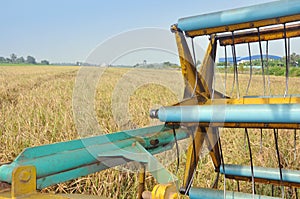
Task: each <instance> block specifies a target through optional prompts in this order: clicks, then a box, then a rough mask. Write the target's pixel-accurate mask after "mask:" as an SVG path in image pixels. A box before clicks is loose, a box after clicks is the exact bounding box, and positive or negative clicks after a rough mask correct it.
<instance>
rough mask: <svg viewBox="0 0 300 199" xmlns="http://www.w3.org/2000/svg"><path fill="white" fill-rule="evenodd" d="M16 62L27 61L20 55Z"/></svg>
mask: <svg viewBox="0 0 300 199" xmlns="http://www.w3.org/2000/svg"><path fill="white" fill-rule="evenodd" d="M16 63H18V64H22V63H25V59H24V57H18V58H17V59H16Z"/></svg>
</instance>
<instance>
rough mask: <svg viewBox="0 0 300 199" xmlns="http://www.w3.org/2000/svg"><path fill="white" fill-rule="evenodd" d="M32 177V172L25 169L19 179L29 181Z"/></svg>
mask: <svg viewBox="0 0 300 199" xmlns="http://www.w3.org/2000/svg"><path fill="white" fill-rule="evenodd" d="M30 178H31V172H30V171H28V170H23V171H22V172H21V173H20V175H19V180H20V181H21V182H24V183H25V182H28V181H29V180H30Z"/></svg>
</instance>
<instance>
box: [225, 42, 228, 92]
mask: <svg viewBox="0 0 300 199" xmlns="http://www.w3.org/2000/svg"><path fill="white" fill-rule="evenodd" d="M224 52H225V80H224V87H225V92H224V93H225V95H226V91H227V63H228V60H227V46H224Z"/></svg>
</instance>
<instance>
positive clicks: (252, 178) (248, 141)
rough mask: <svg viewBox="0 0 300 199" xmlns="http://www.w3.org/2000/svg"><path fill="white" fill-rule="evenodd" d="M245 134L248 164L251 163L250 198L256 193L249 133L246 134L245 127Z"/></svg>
mask: <svg viewBox="0 0 300 199" xmlns="http://www.w3.org/2000/svg"><path fill="white" fill-rule="evenodd" d="M245 134H246V137H247V143H248V149H249V156H250V164H251V180H252V198H254V195H255V194H256V191H255V182H254V169H253V159H252V152H251V145H250V139H249V134H248V130H247V128H245Z"/></svg>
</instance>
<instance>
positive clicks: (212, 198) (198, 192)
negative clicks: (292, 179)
mask: <svg viewBox="0 0 300 199" xmlns="http://www.w3.org/2000/svg"><path fill="white" fill-rule="evenodd" d="M189 197H190V199H202V198H203V199H219V198H224V195H223V190H214V189H208V188H194V187H193V188H191V189H190V191H189ZM253 198H255V199H275V198H274V197H270V196H263V195H254V197H253V195H252V194H248V193H241V192H233V191H226V199H253ZM276 199H278V198H276Z"/></svg>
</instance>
